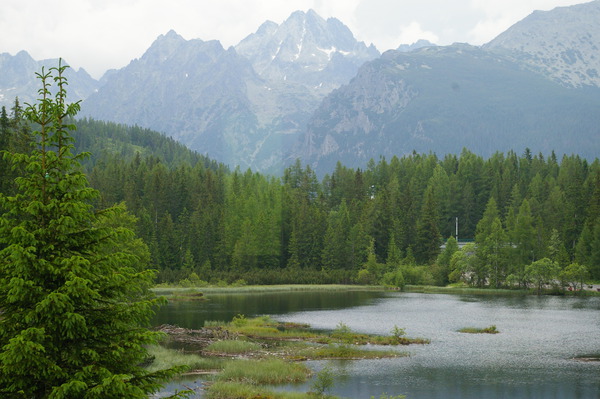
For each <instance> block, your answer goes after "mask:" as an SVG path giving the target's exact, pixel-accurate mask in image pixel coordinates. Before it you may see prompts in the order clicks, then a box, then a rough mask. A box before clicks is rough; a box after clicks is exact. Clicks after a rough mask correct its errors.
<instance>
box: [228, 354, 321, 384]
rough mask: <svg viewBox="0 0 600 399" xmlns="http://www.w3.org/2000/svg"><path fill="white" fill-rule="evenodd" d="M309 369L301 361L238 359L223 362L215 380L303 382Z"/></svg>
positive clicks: (263, 382)
mask: <svg viewBox="0 0 600 399" xmlns="http://www.w3.org/2000/svg"><path fill="white" fill-rule="evenodd" d="M310 375H311V371H310V369H309V368H308V367H306V366H305V365H304V364H302V363H292V362H286V361H284V360H281V359H277V358H270V359H261V360H246V359H238V360H233V361H229V362H227V363H226V364H225V368H224V369H223V371H222V372H221V373H220V374H219V375H218V376H217V381H238V382H246V383H250V384H254V385H276V384H289V383H298V382H304V381H306V380H307V379H308V377H310Z"/></svg>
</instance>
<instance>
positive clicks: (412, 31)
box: [395, 21, 440, 47]
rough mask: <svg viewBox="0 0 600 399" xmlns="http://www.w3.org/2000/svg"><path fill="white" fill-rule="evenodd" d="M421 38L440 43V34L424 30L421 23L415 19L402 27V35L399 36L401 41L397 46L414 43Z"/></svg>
mask: <svg viewBox="0 0 600 399" xmlns="http://www.w3.org/2000/svg"><path fill="white" fill-rule="evenodd" d="M419 39H425V40H429V41H430V42H431V43H438V42H439V41H440V38H439V36H438V35H436V34H435V33H433V32H431V31H426V30H423V29H422V28H421V24H419V23H418V22H417V21H413V22H411V23H410V24H408V25H407V26H403V27H402V28H401V32H400V36H399V37H398V40H399V41H398V43H397V44H396V46H395V47H398V45H400V44H413V43H415V42H416V41H417V40H419Z"/></svg>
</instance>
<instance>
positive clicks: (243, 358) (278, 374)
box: [150, 315, 429, 398]
mask: <svg viewBox="0 0 600 399" xmlns="http://www.w3.org/2000/svg"><path fill="white" fill-rule="evenodd" d="M161 330H162V331H163V332H165V333H166V334H167V336H168V340H167V342H166V343H165V345H166V346H167V347H168V346H169V345H172V346H178V347H182V346H183V347H185V348H186V349H185V352H183V351H182V350H174V349H168V348H162V347H152V348H150V355H151V356H152V359H153V361H152V362H151V365H150V368H151V369H160V368H165V367H169V366H179V365H185V366H187V368H188V369H189V370H190V372H191V373H194V374H214V377H212V379H211V382H210V383H209V386H208V390H207V397H209V398H249V397H283V398H288V397H292V398H295V397H314V395H313V396H306V395H307V394H300V393H294V394H289V393H285V394H284V393H281V394H280V393H273V392H271V391H270V390H268V389H267V388H264V386H265V385H278V384H290V383H301V382H306V381H307V380H308V379H309V378H310V377H311V371H310V369H308V368H307V367H306V366H305V365H304V364H303V363H299V361H304V360H325V359H353V360H359V359H378V358H391V357H403V356H408V354H407V353H404V352H399V351H397V350H395V349H385V350H382V349H374V348H372V347H370V346H367V345H370V344H374V345H386V346H400V345H409V344H427V343H429V341H428V340H426V339H423V338H408V337H406V336H405V335H404V330H403V329H400V328H397V327H396V328H394V330H392V332H391V335H389V336H378V335H369V334H360V333H356V332H354V331H352V330H350V329H349V328H348V327H347V326H345V325H343V324H342V323H340V325H338V327H337V328H336V329H335V330H334V331H329V332H327V331H317V330H313V329H311V328H310V326H309V325H306V324H298V323H283V322H277V321H274V320H272V319H271V318H269V317H268V316H263V317H257V318H246V317H244V316H243V315H238V316H236V317H234V318H233V320H232V321H230V322H219V321H214V322H207V323H205V327H204V328H203V329H201V330H189V329H184V328H179V327H174V326H163V328H162V329H161ZM175 344H176V345H175ZM302 395H305V396H302Z"/></svg>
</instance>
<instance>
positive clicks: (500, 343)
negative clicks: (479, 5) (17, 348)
mask: <svg viewBox="0 0 600 399" xmlns="http://www.w3.org/2000/svg"><path fill="white" fill-rule="evenodd" d="M208 298H209V300H208V301H205V302H180V303H172V304H169V305H168V306H165V307H164V308H162V309H161V311H160V313H159V314H158V315H157V317H156V324H162V323H169V324H177V325H180V326H182V327H188V328H199V327H202V325H203V323H204V320H231V318H232V317H233V316H235V315H236V314H238V313H241V314H245V315H246V316H248V317H251V316H256V315H264V314H269V315H271V316H272V317H273V318H274V319H277V320H281V321H294V322H303V323H309V324H310V325H311V326H313V327H314V328H319V329H334V328H335V327H336V325H337V324H338V323H340V322H342V323H344V324H346V325H347V326H349V327H350V328H351V329H352V330H355V331H358V332H365V333H373V334H385V335H389V334H390V332H391V330H392V328H393V327H394V326H395V325H396V326H398V327H401V328H405V329H406V333H407V335H408V336H410V337H424V338H429V339H430V340H431V344H429V345H423V346H421V345H419V346H415V345H413V346H408V347H402V348H400V350H401V351H406V352H409V353H410V357H406V358H395V359H380V360H360V361H343V362H342V361H325V362H321V361H320V362H309V363H308V365H309V366H310V367H311V368H313V369H315V370H319V369H321V368H322V367H324V366H326V365H327V366H329V367H331V368H332V369H333V370H334V372H335V373H336V375H337V377H336V381H335V386H334V389H333V390H332V391H331V392H330V393H332V394H335V395H338V396H342V397H346V398H370V397H371V396H375V397H376V398H379V396H380V395H381V394H382V393H387V394H390V395H400V394H402V395H406V396H407V399H421V398H444V399H449V398H450V399H451V398H464V399H470V398H473V399H475V398H478V399H479V398H490V399H492V398H544V399H545V398H561V399H562V398H574V399H583V398H600V363H599V362H582V361H578V360H575V358H576V357H578V356H585V355H592V354H600V298H598V297H593V298H564V297H549V296H544V297H536V296H470V295H442V294H418V293H390V292H377V291H375V292H366V291H351V292H292V293H262V294H245V295H239V294H238V295H211V296H208ZM490 325H496V327H497V328H498V330H499V331H500V334H495V335H488V334H463V333H458V332H457V330H459V329H460V328H463V327H488V326H490ZM310 386H311V383H310V382H309V383H307V384H305V385H303V386H297V387H284V388H282V389H292V390H304V391H307V390H309V389H310Z"/></svg>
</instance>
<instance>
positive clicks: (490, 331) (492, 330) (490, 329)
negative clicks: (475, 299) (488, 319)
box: [458, 325, 500, 334]
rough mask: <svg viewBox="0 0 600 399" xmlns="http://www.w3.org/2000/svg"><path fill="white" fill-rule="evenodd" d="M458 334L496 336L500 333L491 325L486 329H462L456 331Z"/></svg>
mask: <svg viewBox="0 0 600 399" xmlns="http://www.w3.org/2000/svg"><path fill="white" fill-rule="evenodd" d="M458 332H461V333H467V334H498V333H499V332H500V331H498V329H497V328H496V326H494V325H492V326H489V327H486V328H476V327H464V328H461V329H460V330H458Z"/></svg>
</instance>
